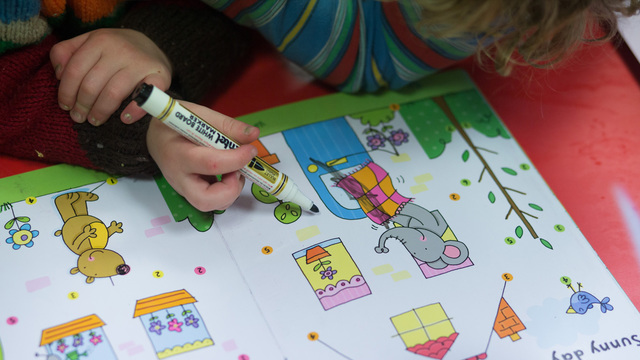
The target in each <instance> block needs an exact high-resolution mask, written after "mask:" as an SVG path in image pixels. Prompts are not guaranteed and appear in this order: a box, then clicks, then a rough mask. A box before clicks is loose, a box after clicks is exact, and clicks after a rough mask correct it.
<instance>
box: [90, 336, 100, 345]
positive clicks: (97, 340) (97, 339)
mask: <svg viewBox="0 0 640 360" xmlns="http://www.w3.org/2000/svg"><path fill="white" fill-rule="evenodd" d="M89 341H90V342H91V343H92V344H93V345H98V344H99V343H101V342H102V335H93V337H92V338H91V339H89Z"/></svg>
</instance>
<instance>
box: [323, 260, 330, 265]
mask: <svg viewBox="0 0 640 360" xmlns="http://www.w3.org/2000/svg"><path fill="white" fill-rule="evenodd" d="M321 264H322V265H329V264H331V260H325V261H323V262H321Z"/></svg>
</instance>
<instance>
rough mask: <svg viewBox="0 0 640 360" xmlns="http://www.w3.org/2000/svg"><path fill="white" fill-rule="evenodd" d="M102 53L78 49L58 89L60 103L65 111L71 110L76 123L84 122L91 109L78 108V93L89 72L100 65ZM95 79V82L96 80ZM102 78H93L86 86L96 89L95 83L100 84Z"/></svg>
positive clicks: (66, 67)
mask: <svg viewBox="0 0 640 360" xmlns="http://www.w3.org/2000/svg"><path fill="white" fill-rule="evenodd" d="M99 59H100V52H97V51H91V50H88V49H87V50H85V49H84V48H81V49H78V51H76V53H75V54H74V56H73V57H71V59H70V60H69V62H68V63H67V65H66V66H65V67H64V70H63V72H62V75H61V78H60V86H59V88H58V102H59V103H60V107H62V108H63V109H64V110H71V118H72V119H73V120H74V121H76V122H84V120H85V119H86V116H87V112H88V110H89V109H90V108H89V107H87V106H86V105H83V104H80V106H76V103H77V96H78V91H80V86H81V84H82V82H83V80H84V78H85V76H86V75H87V73H88V72H89V71H91V69H92V68H93V67H94V66H95V65H96V64H97V63H98V61H99ZM94 79H95V80H94ZM99 79H100V77H96V78H91V79H89V80H88V81H87V83H86V86H89V87H91V88H92V87H94V85H93V83H99V82H101V80H99Z"/></svg>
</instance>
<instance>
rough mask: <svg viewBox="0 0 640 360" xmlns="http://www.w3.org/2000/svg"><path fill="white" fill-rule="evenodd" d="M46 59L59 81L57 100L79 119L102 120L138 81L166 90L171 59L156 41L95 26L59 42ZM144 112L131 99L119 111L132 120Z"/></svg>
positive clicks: (109, 114)
mask: <svg viewBox="0 0 640 360" xmlns="http://www.w3.org/2000/svg"><path fill="white" fill-rule="evenodd" d="M49 55H50V59H51V63H52V65H53V67H54V69H55V73H56V77H57V78H58V80H60V87H59V89H58V102H59V103H60V107H61V108H63V109H64V110H70V111H71V113H70V114H71V118H72V119H73V120H74V121H75V122H78V123H81V122H84V121H85V120H87V119H89V122H90V123H91V124H93V125H100V124H102V123H103V122H105V121H106V120H107V119H108V118H109V116H111V114H113V113H114V112H115V111H116V110H117V109H118V107H120V104H121V103H122V101H124V100H125V99H126V98H127V97H128V96H129V95H131V93H132V92H133V90H134V89H135V88H136V86H137V85H138V84H139V83H141V82H142V81H144V82H146V83H148V84H152V85H155V86H156V87H158V88H159V89H161V90H166V89H168V88H169V85H171V63H170V61H169V59H168V58H167V56H166V55H165V54H164V53H163V52H162V50H160V49H159V48H158V47H157V46H156V44H155V43H154V42H153V41H152V40H151V39H149V38H148V37H147V36H146V35H144V34H143V33H141V32H138V31H135V30H130V29H99V30H95V31H91V32H88V33H85V34H82V35H79V36H77V37H75V38H72V39H69V40H66V41H62V42H60V43H58V44H56V45H55V46H54V47H53V48H52V49H51V53H50V54H49ZM144 115H145V112H144V110H142V109H141V108H139V107H138V106H137V104H135V102H131V104H129V105H128V106H127V107H126V108H125V109H124V111H123V112H122V115H121V120H122V121H123V122H125V123H132V122H134V121H137V120H139V119H140V118H141V117H142V116H144Z"/></svg>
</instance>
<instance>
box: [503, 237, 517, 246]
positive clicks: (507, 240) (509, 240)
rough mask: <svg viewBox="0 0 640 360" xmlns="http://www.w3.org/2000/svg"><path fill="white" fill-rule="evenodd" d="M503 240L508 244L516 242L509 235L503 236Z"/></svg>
mask: <svg viewBox="0 0 640 360" xmlns="http://www.w3.org/2000/svg"><path fill="white" fill-rule="evenodd" d="M504 242H506V243H507V244H508V245H513V244H515V243H516V239H514V238H512V237H511V236H508V237H506V238H504Z"/></svg>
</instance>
